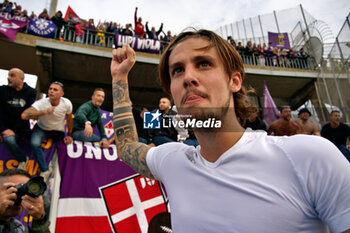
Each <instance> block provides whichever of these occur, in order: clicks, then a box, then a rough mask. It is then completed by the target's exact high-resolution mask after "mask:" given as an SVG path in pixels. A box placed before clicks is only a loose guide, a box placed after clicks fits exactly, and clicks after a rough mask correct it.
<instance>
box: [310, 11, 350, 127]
mask: <svg viewBox="0 0 350 233" xmlns="http://www.w3.org/2000/svg"><path fill="white" fill-rule="evenodd" d="M329 47H330V50H329V54H328V56H327V57H326V58H325V59H323V60H322V63H321V65H320V67H321V69H320V74H319V78H318V80H317V84H316V90H317V95H318V102H319V103H318V104H319V105H320V106H324V105H328V106H331V107H330V108H328V110H327V111H324V112H323V113H321V114H323V115H324V119H323V121H327V120H328V114H329V111H331V110H334V109H340V110H341V112H342V115H343V120H344V121H345V122H348V123H349V122H350V91H349V90H350V74H349V73H350V14H349V15H348V16H347V17H346V20H345V22H344V24H343V27H342V28H341V29H340V31H339V33H338V36H337V37H336V39H335V42H334V43H332V44H331V45H329ZM329 72H330V73H331V74H332V77H333V78H332V79H326V78H324V77H325V75H326V74H329Z"/></svg>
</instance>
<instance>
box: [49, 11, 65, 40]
mask: <svg viewBox="0 0 350 233" xmlns="http://www.w3.org/2000/svg"><path fill="white" fill-rule="evenodd" d="M51 21H52V22H53V23H54V24H55V25H56V28H57V29H56V35H55V38H56V39H59V38H60V35H61V30H62V27H63V26H64V25H65V24H66V23H65V22H64V19H63V18H62V12H61V11H57V12H56V14H55V16H54V17H52V18H51Z"/></svg>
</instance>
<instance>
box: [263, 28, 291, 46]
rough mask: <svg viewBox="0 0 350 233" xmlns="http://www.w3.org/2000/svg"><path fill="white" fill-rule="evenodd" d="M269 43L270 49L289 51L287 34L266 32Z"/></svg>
mask: <svg viewBox="0 0 350 233" xmlns="http://www.w3.org/2000/svg"><path fill="white" fill-rule="evenodd" d="M268 38H269V43H272V47H277V48H279V49H289V47H290V45H289V38H288V33H275V32H268Z"/></svg>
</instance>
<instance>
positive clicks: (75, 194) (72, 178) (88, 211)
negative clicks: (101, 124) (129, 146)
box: [55, 141, 136, 233]
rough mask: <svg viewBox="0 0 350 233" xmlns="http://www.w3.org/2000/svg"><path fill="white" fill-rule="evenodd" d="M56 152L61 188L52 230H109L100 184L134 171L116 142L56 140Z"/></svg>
mask: <svg viewBox="0 0 350 233" xmlns="http://www.w3.org/2000/svg"><path fill="white" fill-rule="evenodd" d="M57 155H58V164H59V169H60V174H61V190H60V199H59V203H58V211H57V222H56V231H55V232H57V233H61V232H62V233H63V232H86V233H90V232H91V233H92V232H112V230H111V228H110V225H109V222H108V217H107V212H106V209H105V205H104V202H103V199H102V198H101V194H100V190H99V187H101V186H105V185H108V184H110V183H113V182H115V181H118V180H121V179H124V178H125V177H129V176H131V175H134V174H136V172H135V171H134V170H133V169H131V168H130V167H129V166H128V165H126V164H125V163H124V162H122V161H121V160H120V159H119V158H118V156H117V149H116V146H115V145H110V146H109V148H106V149H102V148H100V146H99V144H98V143H91V142H80V141H74V142H73V143H72V144H69V145H65V144H64V143H63V142H59V143H58V147H57ZM116 195H118V194H116Z"/></svg>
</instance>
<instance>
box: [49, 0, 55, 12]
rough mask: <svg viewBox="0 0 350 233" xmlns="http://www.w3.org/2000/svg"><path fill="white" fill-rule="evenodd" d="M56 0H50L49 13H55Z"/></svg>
mask: <svg viewBox="0 0 350 233" xmlns="http://www.w3.org/2000/svg"><path fill="white" fill-rule="evenodd" d="M56 8H57V0H51V2H50V10H49V14H50V15H51V16H54V15H55V14H56Z"/></svg>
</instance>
